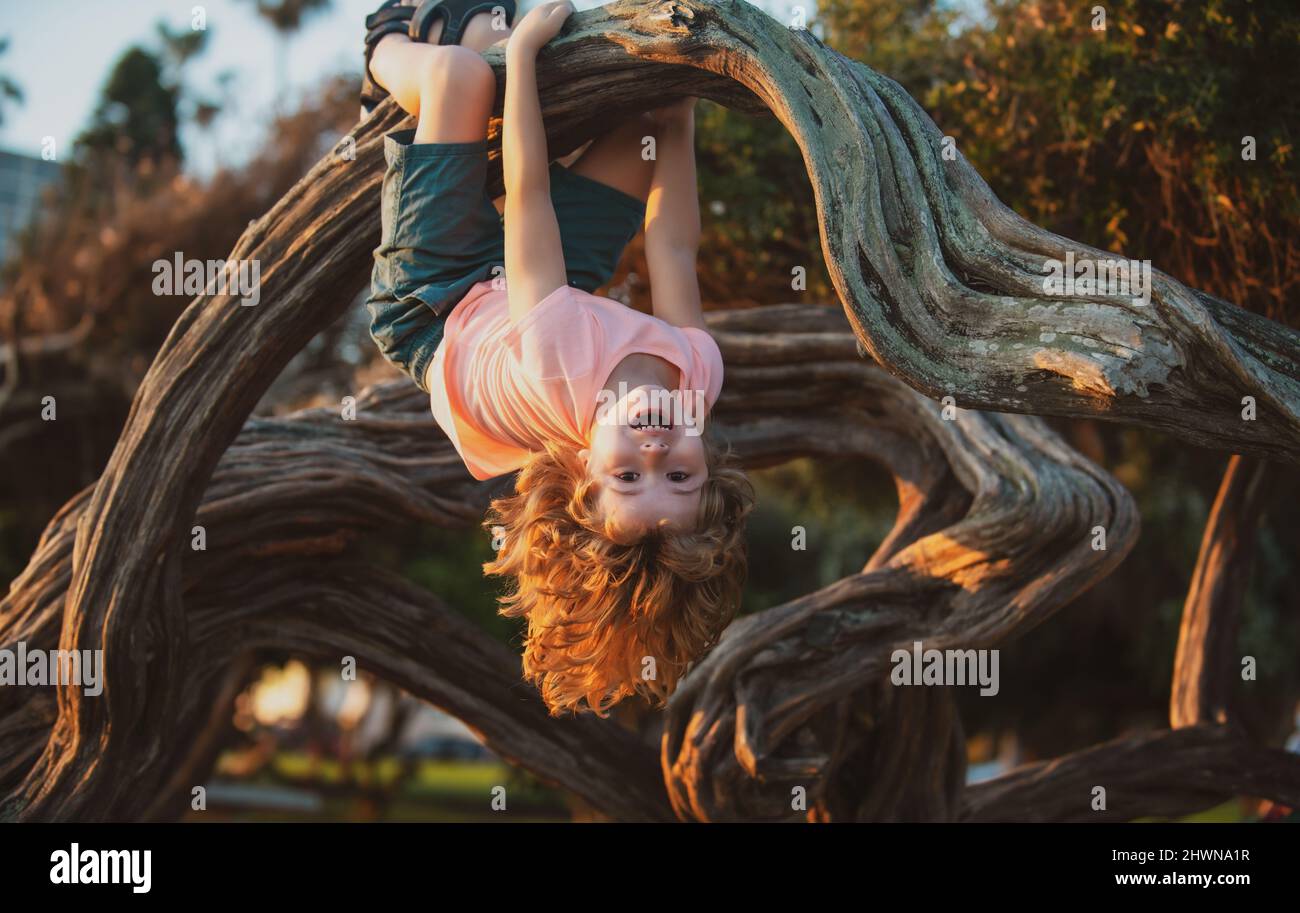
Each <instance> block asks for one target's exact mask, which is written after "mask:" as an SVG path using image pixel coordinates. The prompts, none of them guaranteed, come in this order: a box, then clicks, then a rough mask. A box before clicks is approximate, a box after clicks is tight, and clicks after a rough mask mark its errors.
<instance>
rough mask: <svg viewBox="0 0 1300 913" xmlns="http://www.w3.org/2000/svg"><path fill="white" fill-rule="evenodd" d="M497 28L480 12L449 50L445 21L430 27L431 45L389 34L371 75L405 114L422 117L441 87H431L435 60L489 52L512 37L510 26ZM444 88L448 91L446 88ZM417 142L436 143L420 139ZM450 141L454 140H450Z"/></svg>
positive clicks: (375, 57) (378, 49) (378, 48)
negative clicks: (451, 53) (456, 52)
mask: <svg viewBox="0 0 1300 913" xmlns="http://www.w3.org/2000/svg"><path fill="white" fill-rule="evenodd" d="M495 24H501V23H495ZM493 26H494V22H493V17H492V14H491V13H488V12H483V13H479V14H478V15H476V16H474V18H472V19H471V20H470V21H469V23H468V24H467V25H466V26H465V31H464V34H463V35H462V37H461V43H460V44H459V45H447V46H445V47H444V46H441V45H439V44H438V39H439V38H440V37H441V35H442V20H441V19H437V20H435V21H434V23H433V26H432V27H431V28H430V30H429V40H428V43H427V44H421V43H419V42H414V41H411V39H410V38H408V37H406V36H405V35H400V34H399V35H386V36H385V37H384V38H383V39H382V40H381V41H380V42H379V44H378V45H377V46H376V47H375V51H374V54H373V55H372V57H371V59H370V74H371V76H372V77H373V78H374V80H375V82H377V83H378V84H379V85H381V86H383V87H384V89H386V90H387V91H388V93H389V94H390V95H392V96H393V99H394V100H395V101H396V102H397V104H398V106H399V107H401V109H402V110H403V111H405V112H406V113H407V114H412V115H415V116H416V117H419V116H420V112H421V110H422V107H423V106H422V104H421V103H422V101H425V100H427V99H430V94H429V93H430V91H431V89H433V90H435V91H436V89H437V88H438V87H437V86H436V85H435V86H431V85H430V74H429V73H428V70H429V69H430V68H436V66H437V65H436V64H434V63H432V61H433V60H435V59H436V58H437V57H438V56H440V52H441V51H444V50H448V49H456V48H461V49H468V50H470V51H473V52H475V56H478V52H481V51H484V50H487V48H489V47H491V46H492V45H493V44H496V43H497V42H499V41H504V40H506V38H507V37H509V35H510V32H511V29H510V28H509V27H508V26H507V27H504V28H499V29H498V28H494V27H493ZM441 56H446V55H441ZM489 69H490V68H489ZM442 88H444V89H445V85H444V86H443V87H442ZM494 91H495V89H494ZM443 97H445V96H442V95H433V96H432V100H433V101H435V102H437V101H439V100H441V99H442V98H443ZM485 122H486V121H485ZM417 142H435V141H434V140H417ZM447 142H452V141H451V140H447Z"/></svg>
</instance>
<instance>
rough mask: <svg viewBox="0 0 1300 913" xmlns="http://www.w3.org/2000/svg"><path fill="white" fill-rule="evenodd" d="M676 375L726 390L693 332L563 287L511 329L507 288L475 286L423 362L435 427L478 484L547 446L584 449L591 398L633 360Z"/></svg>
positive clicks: (708, 404) (708, 403) (683, 386)
mask: <svg viewBox="0 0 1300 913" xmlns="http://www.w3.org/2000/svg"><path fill="white" fill-rule="evenodd" d="M638 353H640V354H647V355H657V356H659V357H660V358H662V359H664V360H665V361H667V362H668V363H670V364H672V365H674V366H676V367H677V368H678V370H680V371H681V380H680V383H679V385H678V389H680V390H682V391H684V392H685V393H687V394H691V393H693V391H697V390H702V391H704V400H705V408H706V409H712V408H713V403H714V402H715V401H716V400H717V398H718V393H719V392H720V391H721V390H722V353H721V352H720V351H719V350H718V344H717V343H716V342H714V340H713V337H712V336H710V335H709V334H708V333H706V332H705V331H704V330H700V329H696V328H695V327H675V326H672V325H671V324H668V323H665V322H664V321H662V320H660V319H659V318H657V317H651V316H650V315H648V314H643V313H641V312H640V311H637V310H634V309H632V308H630V307H627V306H626V305H623V304H620V303H619V302H617V301H613V300H611V299H609V298H602V297H600V296H598V295H592V294H588V293H587V292H584V291H582V290H581V289H576V288H573V287H572V286H567V285H565V286H561V287H560V288H557V289H556V290H555V291H553V292H551V294H549V295H547V296H546V297H545V298H543V299H542V300H541V302H539V303H538V304H537V305H536V306H534V307H533V309H532V310H530V311H529V312H528V313H527V314H525V315H524V317H523V319H522V320H520V321H519V322H517V323H515V324H513V325H512V324H511V323H510V309H509V303H508V299H507V297H506V292H505V290H504V289H493V288H492V282H491V281H486V282H480V283H478V284H477V285H475V286H474V287H473V288H471V289H470V290H469V293H468V294H467V295H466V296H465V298H464V299H463V300H462V301H461V302H460V304H459V305H457V307H456V309H455V310H454V311H452V313H451V316H450V317H448V318H447V324H446V327H445V329H444V334H443V339H442V342H441V344H439V346H438V350H437V352H436V353H435V354H434V356H433V360H432V361H431V362H429V368H428V375H427V378H426V379H427V381H428V386H429V389H430V390H431V391H432V393H431V396H430V400H431V403H432V407H433V415H434V418H436V419H437V420H438V424H439V425H440V426H441V427H442V430H443V431H444V432H446V434H447V437H449V438H451V442H452V443H453V444H454V445H455V446H456V451H457V452H458V453H459V454H460V456H461V459H463V460H464V461H465V466H466V468H468V469H469V471H470V474H471V475H473V476H474V478H476V479H490V478H492V477H493V476H499V475H503V474H505V473H507V472H513V471H514V470H516V469H518V468H519V467H520V466H522V465H523V464H524V459H525V458H526V457H527V456H528V454H529V453H531V452H536V451H539V450H542V449H543V442H544V441H547V440H554V441H559V442H561V443H563V442H568V443H570V444H572V445H573V446H574V447H577V448H583V447H586V446H587V445H588V443H589V442H590V433H591V425H592V422H593V421H594V420H595V414H596V406H597V404H598V401H597V397H598V395H599V393H600V391H601V389H602V388H603V387H604V385H605V382H606V381H607V380H608V379H609V375H610V374H611V373H612V372H613V370H614V368H615V366H617V365H618V363H619V362H620V361H622V360H623V359H624V358H626V357H627V356H629V355H633V354H638Z"/></svg>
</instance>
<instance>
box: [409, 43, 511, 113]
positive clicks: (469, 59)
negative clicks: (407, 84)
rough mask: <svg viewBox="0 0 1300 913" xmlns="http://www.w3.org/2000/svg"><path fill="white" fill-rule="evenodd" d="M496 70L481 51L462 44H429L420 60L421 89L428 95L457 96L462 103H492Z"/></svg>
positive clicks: (455, 97) (440, 96)
mask: <svg viewBox="0 0 1300 913" xmlns="http://www.w3.org/2000/svg"><path fill="white" fill-rule="evenodd" d="M496 87H497V83H496V74H495V73H494V72H493V70H492V65H491V64H490V63H488V62H487V61H486V60H485V59H484V58H483V56H482V55H481V54H479V53H478V52H477V51H474V50H471V49H470V48H466V47H461V46H460V45H454V44H453V45H441V46H438V47H431V48H429V53H427V54H425V55H424V59H423V60H421V61H420V90H421V92H422V93H425V95H426V97H431V98H437V99H448V98H454V99H456V100H457V103H458V104H466V105H468V104H474V103H479V104H482V103H483V102H484V100H486V102H487V104H489V105H490V104H491V103H492V100H493V98H494V97H495V95H496Z"/></svg>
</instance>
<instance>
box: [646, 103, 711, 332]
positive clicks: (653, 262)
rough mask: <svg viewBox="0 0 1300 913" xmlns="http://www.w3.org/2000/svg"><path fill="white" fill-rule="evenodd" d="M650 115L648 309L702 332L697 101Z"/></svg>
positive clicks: (678, 323)
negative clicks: (653, 131) (653, 128)
mask: <svg viewBox="0 0 1300 913" xmlns="http://www.w3.org/2000/svg"><path fill="white" fill-rule="evenodd" d="M653 114H654V116H655V118H656V121H657V123H658V126H659V135H658V138H657V139H656V141H655V170H654V178H653V179H652V180H651V182H650V197H649V199H648V200H647V201H646V222H645V256H646V265H647V266H648V267H649V269H650V300H651V306H652V308H653V310H654V314H655V316H656V317H658V318H659V319H660V320H663V321H665V322H667V323H671V324H672V325H673V326H679V327H699V328H700V329H705V326H704V311H703V309H702V308H701V306H700V283H699V278H698V277H697V275H696V272H695V267H696V257H697V255H698V253H699V248H700V197H699V187H698V184H697V182H696V177H695V99H694V98H686V99H683V100H682V101H680V102H677V103H675V104H673V105H669V106H668V107H666V108H663V109H660V110H659V111H656V112H653Z"/></svg>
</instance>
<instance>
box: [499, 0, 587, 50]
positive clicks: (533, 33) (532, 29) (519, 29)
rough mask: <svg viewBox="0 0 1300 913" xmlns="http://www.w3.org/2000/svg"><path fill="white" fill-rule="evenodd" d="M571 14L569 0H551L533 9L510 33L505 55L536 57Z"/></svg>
mask: <svg viewBox="0 0 1300 913" xmlns="http://www.w3.org/2000/svg"><path fill="white" fill-rule="evenodd" d="M572 13H573V4H572V3H570V2H569V0H552V2H550V3H543V4H541V5H539V6H535V7H533V8H532V9H531V10H529V11H528V15H526V16H524V18H523V19H522V20H520V22H519V24H518V25H517V26H515V30H514V31H513V32H511V33H510V38H509V39H508V42H507V44H506V53H507V54H513V55H516V56H518V55H520V54H523V55H526V56H528V57H536V56H537V52H538V51H540V50H541V49H542V46H543V45H544V44H546V42H548V41H550V40H551V39H552V38H554V37H555V36H556V35H558V34H559V33H560V29H561V28H562V27H563V26H564V22H565V20H566V19H568V18H569V16H570V15H572Z"/></svg>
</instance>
